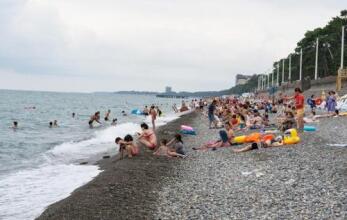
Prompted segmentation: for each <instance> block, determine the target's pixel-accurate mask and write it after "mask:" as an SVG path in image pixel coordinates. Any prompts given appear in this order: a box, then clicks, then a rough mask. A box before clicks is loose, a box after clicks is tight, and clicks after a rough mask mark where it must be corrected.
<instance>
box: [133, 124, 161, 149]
mask: <svg viewBox="0 0 347 220" xmlns="http://www.w3.org/2000/svg"><path fill="white" fill-rule="evenodd" d="M141 129H142V133H139V137H138V138H139V142H140V143H142V144H144V145H145V146H146V147H148V148H149V149H151V150H154V149H155V148H156V147H157V136H156V135H155V133H154V131H153V130H151V129H149V127H148V125H147V124H146V123H142V124H141Z"/></svg>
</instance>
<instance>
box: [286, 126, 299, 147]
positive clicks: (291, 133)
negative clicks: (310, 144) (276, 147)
mask: <svg viewBox="0 0 347 220" xmlns="http://www.w3.org/2000/svg"><path fill="white" fill-rule="evenodd" d="M299 142H300V137H299V136H298V132H297V130H296V129H295V128H292V129H289V130H287V131H286V132H285V136H284V138H283V143H284V144H297V143H299Z"/></svg>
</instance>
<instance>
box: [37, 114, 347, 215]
mask: <svg viewBox="0 0 347 220" xmlns="http://www.w3.org/2000/svg"><path fill="white" fill-rule="evenodd" d="M182 124H186V125H190V126H192V127H194V128H195V129H196V131H197V135H196V136H185V137H184V139H183V140H184V141H185V145H186V150H187V152H188V157H187V158H185V159H177V158H166V157H163V158H161V157H160V158H159V157H154V156H153V155H152V152H151V151H149V150H147V149H144V148H142V149H141V152H140V155H139V156H138V157H134V158H130V159H128V158H126V159H122V160H121V159H120V158H119V156H114V157H111V158H109V159H103V160H100V161H99V162H98V165H99V166H100V169H101V170H103V172H102V173H100V174H99V175H98V176H97V177H96V178H95V179H94V180H92V181H91V182H89V183H88V184H86V185H84V186H82V187H80V188H79V189H77V190H75V191H74V192H73V193H72V194H71V196H69V197H68V198H66V199H64V200H62V201H60V202H57V203H55V204H52V205H50V206H49V207H48V208H47V209H46V210H45V211H44V212H43V213H42V215H41V216H40V217H38V218H37V219H346V218H347V196H346V195H347V148H346V147H332V146H328V144H334V143H347V117H339V118H328V119H321V120H320V121H319V122H317V123H315V124H314V125H315V126H316V127H317V131H315V132H305V133H304V134H302V135H301V142H300V143H299V144H296V145H288V146H286V147H278V148H268V149H259V150H253V151H250V152H245V153H238V154H236V153H234V152H232V149H231V147H226V148H220V149H217V150H215V151H212V150H210V151H194V150H192V148H193V147H196V146H200V145H201V144H203V143H205V142H208V141H211V140H215V139H218V130H216V129H208V122H207V118H206V117H204V116H203V115H202V114H200V113H196V112H194V113H191V114H189V115H184V116H182V117H181V118H179V119H177V120H175V121H172V122H170V123H168V124H167V125H164V126H162V127H160V128H159V129H158V130H157V135H158V138H159V139H161V138H167V139H169V138H171V137H172V136H173V135H174V134H175V133H176V132H177V131H178V130H179V128H180V126H181V125H182ZM238 134H241V133H236V135H238ZM233 147H238V146H233Z"/></svg>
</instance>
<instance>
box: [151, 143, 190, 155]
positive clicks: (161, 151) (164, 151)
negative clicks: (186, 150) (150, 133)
mask: <svg viewBox="0 0 347 220" xmlns="http://www.w3.org/2000/svg"><path fill="white" fill-rule="evenodd" d="M153 154H154V155H156V156H166V157H180V158H185V157H186V156H185V155H183V154H179V153H176V152H175V150H174V149H171V148H169V147H168V146H167V140H166V139H163V140H161V141H160V146H159V148H158V149H157V150H156V151H155V152H154V153H153Z"/></svg>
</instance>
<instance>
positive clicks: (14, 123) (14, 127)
mask: <svg viewBox="0 0 347 220" xmlns="http://www.w3.org/2000/svg"><path fill="white" fill-rule="evenodd" d="M11 128H12V129H13V130H16V129H17V128H18V121H14V122H13V125H12V127H11Z"/></svg>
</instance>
